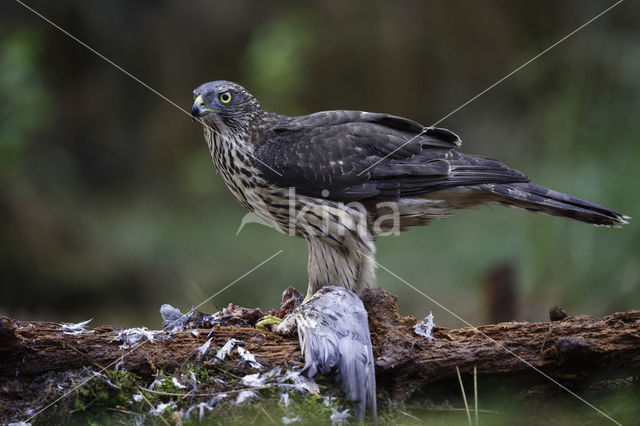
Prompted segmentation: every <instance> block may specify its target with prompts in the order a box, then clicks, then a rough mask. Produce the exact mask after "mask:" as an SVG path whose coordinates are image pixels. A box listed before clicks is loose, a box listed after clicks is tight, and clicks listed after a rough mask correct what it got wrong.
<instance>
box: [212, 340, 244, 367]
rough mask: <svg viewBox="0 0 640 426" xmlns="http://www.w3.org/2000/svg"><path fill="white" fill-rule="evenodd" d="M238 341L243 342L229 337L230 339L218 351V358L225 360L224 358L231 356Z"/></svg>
mask: <svg viewBox="0 0 640 426" xmlns="http://www.w3.org/2000/svg"><path fill="white" fill-rule="evenodd" d="M238 343H242V342H241V341H240V340H236V339H234V338H231V339H229V341H228V342H227V343H225V344H224V346H223V347H221V348H220V350H219V351H218V352H217V353H216V358H218V359H219V360H220V361H224V359H225V358H226V357H228V356H229V354H230V353H231V351H232V350H233V348H235V347H236V345H237V344H238Z"/></svg>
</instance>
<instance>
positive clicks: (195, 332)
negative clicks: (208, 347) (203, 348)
mask: <svg viewBox="0 0 640 426" xmlns="http://www.w3.org/2000/svg"><path fill="white" fill-rule="evenodd" d="M190 333H191V334H193V337H198V336H199V335H200V330H196V329H193V330H191V331H190Z"/></svg>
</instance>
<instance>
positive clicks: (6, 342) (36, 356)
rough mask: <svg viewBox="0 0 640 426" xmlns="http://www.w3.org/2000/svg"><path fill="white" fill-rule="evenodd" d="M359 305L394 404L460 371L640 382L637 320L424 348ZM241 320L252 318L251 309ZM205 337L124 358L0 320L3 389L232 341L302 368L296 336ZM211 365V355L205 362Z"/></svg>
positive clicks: (111, 349) (97, 341)
mask: <svg viewBox="0 0 640 426" xmlns="http://www.w3.org/2000/svg"><path fill="white" fill-rule="evenodd" d="M362 298H363V301H364V304H365V306H366V308H367V310H368V312H369V325H370V329H371V338H372V343H373V352H374V357H375V359H376V375H377V378H378V389H379V390H385V391H388V392H390V393H391V394H393V395H397V396H406V395H409V394H411V393H412V392H414V391H416V390H419V389H422V388H424V387H425V386H426V385H427V384H431V383H434V382H437V381H441V380H446V379H452V378H454V377H455V375H456V367H459V369H460V371H461V372H463V373H464V372H467V373H468V372H470V371H472V370H473V368H474V367H477V370H478V374H479V375H491V374H501V375H505V374H506V375H514V376H530V377H531V376H537V375H539V372H536V371H535V370H534V369H533V368H532V367H535V368H536V369H539V370H540V371H542V372H544V373H545V374H546V375H548V376H550V377H552V378H554V379H559V380H563V381H566V380H571V379H578V378H579V379H584V378H585V377H588V376H590V375H592V374H594V373H596V372H598V373H601V372H602V371H603V369H606V371H609V372H611V373H612V374H616V372H623V371H624V372H627V373H628V372H632V373H633V372H634V371H635V374H637V372H638V370H639V369H640V368H639V367H640V311H629V312H619V313H615V314H612V315H608V316H605V317H602V318H598V317H592V316H570V317H567V318H565V319H563V320H561V321H555V322H536V323H529V322H504V323H499V324H493V325H484V326H479V327H477V328H470V327H468V328H461V329H455V330H448V329H443V328H437V327H436V329H435V331H434V337H435V340H433V341H430V340H428V339H426V338H423V337H420V336H418V335H416V334H415V332H414V331H413V326H414V325H415V324H416V322H417V320H416V319H415V318H412V317H402V316H400V315H399V314H398V311H397V306H396V297H395V296H393V295H391V294H390V293H388V292H386V291H385V290H383V289H380V288H376V289H368V290H366V291H365V293H364V294H363V296H362ZM246 311H247V312H250V313H251V317H252V318H255V317H256V312H255V311H254V310H246ZM209 331H210V329H200V330H195V331H194V330H187V331H182V332H177V333H174V334H172V335H171V336H169V335H168V334H166V333H164V334H157V335H155V337H154V341H153V342H151V341H148V340H143V341H142V342H141V343H140V344H138V345H137V346H135V347H132V348H128V349H122V348H121V347H120V345H121V344H122V342H116V341H114V338H115V336H116V335H117V334H118V330H116V329H114V328H113V327H111V326H100V327H97V328H94V329H90V331H89V332H85V333H80V334H77V335H68V334H65V333H64V332H63V331H62V330H61V326H60V324H57V323H51V322H29V321H18V320H12V319H9V318H6V317H1V318H0V388H2V385H3V383H7V382H9V381H15V380H30V379H32V378H34V377H37V376H39V375H43V374H46V373H49V372H52V371H53V372H56V371H70V370H77V369H80V368H83V367H86V366H96V368H100V367H109V368H114V366H115V365H116V364H119V367H120V368H125V369H127V370H129V371H131V372H133V373H135V374H137V375H139V376H141V377H143V378H145V377H146V378H149V377H150V376H151V375H152V374H153V373H154V372H155V370H156V368H162V369H163V370H164V371H166V372H171V371H173V370H175V369H177V368H179V367H180V366H181V365H184V364H185V363H188V362H191V361H195V360H196V358H197V355H198V352H197V349H198V348H199V347H200V346H201V345H203V344H204V343H205V342H206V341H207V340H208V338H209V337H210V338H211V346H210V348H211V349H212V350H214V349H215V348H216V347H219V346H222V345H224V344H225V343H226V342H227V341H228V340H229V339H230V338H235V339H238V340H242V341H243V342H245V345H244V347H245V348H246V349H248V350H249V351H250V352H251V353H253V354H254V355H255V356H256V359H257V360H258V361H259V362H260V363H262V364H264V365H265V366H267V367H270V366H275V365H284V366H287V367H289V366H291V364H301V363H302V361H303V360H302V359H301V354H300V348H299V345H298V339H297V336H291V337H287V336H279V335H277V334H275V333H272V332H269V331H261V330H257V329H255V328H253V327H246V326H232V325H226V326H217V327H216V328H215V330H214V331H213V332H212V333H211V334H210V336H208V333H209ZM196 334H197V335H196ZM506 349H508V351H509V352H508V351H507V350H506ZM214 353H215V352H214ZM514 355H515V356H514ZM211 356H212V355H211V352H210V353H209V354H208V355H207V358H210V357H211ZM237 356H238V355H237V353H235V352H234V353H233V354H232V355H231V358H230V361H232V362H233V361H235V362H237V361H239V359H236V358H237ZM207 358H205V359H207ZM0 399H2V398H0ZM0 402H1V401H0Z"/></svg>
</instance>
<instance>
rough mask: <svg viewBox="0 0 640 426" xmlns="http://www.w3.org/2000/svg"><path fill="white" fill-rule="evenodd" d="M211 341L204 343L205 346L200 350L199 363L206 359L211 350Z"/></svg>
mask: <svg viewBox="0 0 640 426" xmlns="http://www.w3.org/2000/svg"><path fill="white" fill-rule="evenodd" d="M211 339H212V338H211ZM211 339H209V340H207V341H206V342H204V344H203V345H202V346H200V347H199V348H198V361H201V360H202V357H204V355H205V354H206V353H207V351H208V350H209V346H211Z"/></svg>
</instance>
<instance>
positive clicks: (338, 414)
mask: <svg viewBox="0 0 640 426" xmlns="http://www.w3.org/2000/svg"><path fill="white" fill-rule="evenodd" d="M331 413H332V414H331V417H329V419H331V424H332V425H341V424H343V423H346V421H347V419H348V418H349V416H350V414H349V409H348V408H347V409H346V410H344V411H338V410H336V409H335V408H332V409H331Z"/></svg>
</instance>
